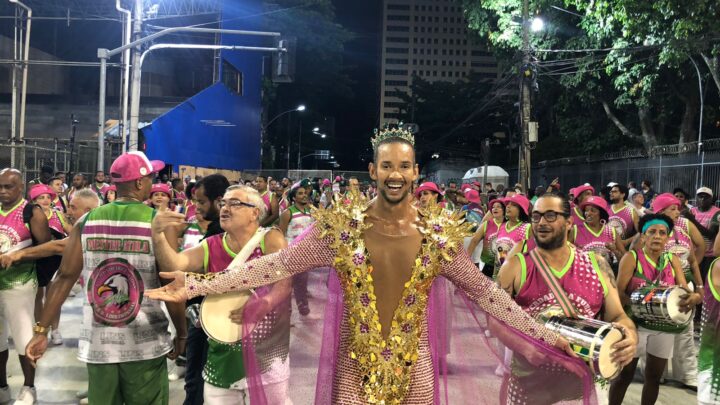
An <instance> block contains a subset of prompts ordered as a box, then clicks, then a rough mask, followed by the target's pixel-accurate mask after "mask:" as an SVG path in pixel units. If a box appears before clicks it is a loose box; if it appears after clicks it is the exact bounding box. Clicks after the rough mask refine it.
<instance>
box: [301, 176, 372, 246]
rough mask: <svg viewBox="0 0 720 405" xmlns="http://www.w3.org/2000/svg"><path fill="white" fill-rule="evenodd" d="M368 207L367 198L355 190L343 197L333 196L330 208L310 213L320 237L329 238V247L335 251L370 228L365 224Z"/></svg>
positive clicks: (340, 195) (336, 194)
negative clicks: (330, 241)
mask: <svg viewBox="0 0 720 405" xmlns="http://www.w3.org/2000/svg"><path fill="white" fill-rule="evenodd" d="M368 205H369V201H368V199H367V197H365V196H364V195H363V194H361V193H359V192H357V191H355V190H351V191H349V192H348V193H347V194H345V195H342V194H339V193H335V194H333V201H332V206H331V207H330V208H318V209H317V210H315V211H313V212H312V216H313V218H315V221H317V223H318V226H319V227H320V230H321V233H320V237H321V238H324V237H325V236H331V237H332V238H333V242H332V243H331V244H330V247H331V248H332V249H335V250H337V249H338V247H339V246H340V245H342V244H343V243H347V242H348V241H350V240H351V239H355V238H356V237H359V236H360V235H361V234H362V232H363V231H365V230H366V229H368V228H370V226H371V225H370V224H367V225H366V224H365V217H366V215H365V210H367V207H368Z"/></svg>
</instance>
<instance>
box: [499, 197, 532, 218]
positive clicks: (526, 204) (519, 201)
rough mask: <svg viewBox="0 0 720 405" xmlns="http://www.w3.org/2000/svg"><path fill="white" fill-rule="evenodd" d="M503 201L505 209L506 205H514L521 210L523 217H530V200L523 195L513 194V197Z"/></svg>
mask: <svg viewBox="0 0 720 405" xmlns="http://www.w3.org/2000/svg"><path fill="white" fill-rule="evenodd" d="M504 200H505V206H506V207H507V205H508V203H514V204H516V205H517V206H519V207H520V209H522V210H523V212H524V213H525V215H530V213H529V212H530V200H528V199H527V197H525V196H524V195H522V194H515V195H514V196H512V197H507V198H505V199H504Z"/></svg>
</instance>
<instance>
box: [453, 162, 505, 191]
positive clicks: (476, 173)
mask: <svg viewBox="0 0 720 405" xmlns="http://www.w3.org/2000/svg"><path fill="white" fill-rule="evenodd" d="M484 169H485V166H480V167H473V168H472V169H470V170H468V171H467V172H466V173H465V176H463V180H468V181H480V182H481V181H483V177H484ZM487 169H488V171H487V181H488V182H489V183H492V185H493V187H495V186H496V185H498V184H503V185H505V186H507V185H508V184H507V182H508V179H509V178H510V175H509V174H508V172H506V171H505V169H503V168H502V167H500V166H488V168H487Z"/></svg>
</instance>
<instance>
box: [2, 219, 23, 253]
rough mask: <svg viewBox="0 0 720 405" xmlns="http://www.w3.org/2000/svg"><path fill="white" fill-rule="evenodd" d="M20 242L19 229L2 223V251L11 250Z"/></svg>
mask: <svg viewBox="0 0 720 405" xmlns="http://www.w3.org/2000/svg"><path fill="white" fill-rule="evenodd" d="M18 243H20V235H19V234H18V233H17V231H16V230H15V229H13V228H12V227H9V226H7V225H0V253H2V254H4V253H7V252H9V251H10V249H12V247H13V246H15V245H17V244H18Z"/></svg>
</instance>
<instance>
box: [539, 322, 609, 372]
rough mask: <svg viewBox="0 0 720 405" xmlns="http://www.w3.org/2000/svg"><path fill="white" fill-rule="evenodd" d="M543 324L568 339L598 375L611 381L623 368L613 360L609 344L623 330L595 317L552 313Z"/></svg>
mask: <svg viewBox="0 0 720 405" xmlns="http://www.w3.org/2000/svg"><path fill="white" fill-rule="evenodd" d="M545 326H546V327H547V328H548V329H550V330H552V331H554V332H557V333H558V334H560V335H561V336H562V337H564V338H565V339H567V340H568V342H570V347H572V349H573V351H574V352H575V353H577V355H578V356H579V357H580V358H581V359H583V360H585V362H586V363H587V364H588V366H589V367H590V370H592V372H593V373H594V374H595V375H596V376H597V377H600V378H602V379H605V380H612V379H614V378H615V377H617V376H618V375H620V371H621V370H622V369H621V368H620V366H619V365H618V364H617V363H615V362H613V361H612V359H611V354H612V351H613V350H612V345H613V344H615V343H616V342H619V341H621V340H622V339H623V332H622V330H620V329H618V328H616V327H614V326H613V325H612V324H611V323H608V322H603V321H599V320H596V319H589V318H565V317H562V316H551V317H550V318H549V319H548V320H547V321H546V322H545Z"/></svg>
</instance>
